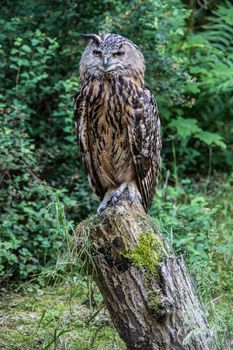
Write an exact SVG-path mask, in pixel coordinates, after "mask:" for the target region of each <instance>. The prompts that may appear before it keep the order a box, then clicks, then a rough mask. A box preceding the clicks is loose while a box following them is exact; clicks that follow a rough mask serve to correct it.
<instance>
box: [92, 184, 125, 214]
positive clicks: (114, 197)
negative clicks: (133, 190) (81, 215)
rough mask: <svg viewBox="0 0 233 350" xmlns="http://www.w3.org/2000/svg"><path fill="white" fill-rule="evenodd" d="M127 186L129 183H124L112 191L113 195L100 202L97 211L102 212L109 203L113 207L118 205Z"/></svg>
mask: <svg viewBox="0 0 233 350" xmlns="http://www.w3.org/2000/svg"><path fill="white" fill-rule="evenodd" d="M126 188H127V184H126V183H124V184H122V185H121V186H120V187H118V188H117V189H116V190H115V191H113V192H112V193H111V196H110V197H109V198H108V199H107V200H103V202H102V203H101V204H100V206H99V208H98V210H97V212H98V214H100V213H101V212H102V211H104V210H105V209H106V208H107V207H108V206H109V205H112V206H113V207H115V206H116V204H117V202H118V200H119V198H120V196H121V195H122V193H123V192H124V190H125V189H126Z"/></svg>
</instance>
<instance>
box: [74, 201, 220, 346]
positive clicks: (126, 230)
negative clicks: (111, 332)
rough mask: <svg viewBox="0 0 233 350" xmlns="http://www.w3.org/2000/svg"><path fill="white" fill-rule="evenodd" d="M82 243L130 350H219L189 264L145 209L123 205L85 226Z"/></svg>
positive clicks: (80, 233) (80, 231)
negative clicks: (195, 289)
mask: <svg viewBox="0 0 233 350" xmlns="http://www.w3.org/2000/svg"><path fill="white" fill-rule="evenodd" d="M76 237H77V242H78V249H79V251H80V252H81V254H82V256H83V258H85V259H87V258H88V260H89V266H88V269H89V272H90V269H91V270H92V273H93V276H94V278H95V280H96V283H97V285H98V287H99V289H100V291H101V293H102V295H103V298H104V300H105V303H106V306H107V308H108V311H109V313H110V317H111V319H112V322H113V323H114V325H115V327H116V329H117V331H118V332H119V334H120V336H121V338H122V339H123V340H124V342H125V344H126V347H127V349H129V350H135V349H140V350H182V349H185V350H207V349H209V350H213V346H212V345H211V344H212V341H211V336H210V332H209V329H208V325H207V321H206V318H205V314H204V311H203V309H202V306H201V304H200V302H199V301H198V299H197V297H196V295H195V292H194V289H193V284H192V282H191V279H190V277H189V276H188V274H187V271H186V269H185V266H184V262H183V259H182V258H177V257H175V256H174V253H173V252H172V250H171V249H170V248H169V247H168V246H167V244H166V243H165V242H164V240H163V238H162V236H161V234H160V233H159V232H158V230H157V229H156V228H155V226H154V224H153V222H152V219H151V218H150V217H149V216H148V215H146V214H145V212H144V210H143V209H142V207H141V205H140V204H139V203H136V204H134V206H133V207H132V206H130V204H128V203H127V202H126V201H124V200H121V202H120V203H118V204H117V206H116V207H115V208H108V209H106V210H105V211H104V212H103V213H101V215H98V216H95V217H94V218H92V219H89V220H86V221H85V222H82V223H81V224H80V225H79V226H78V227H77V230H76ZM90 262H92V268H91V264H90Z"/></svg>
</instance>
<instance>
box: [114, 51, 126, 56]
mask: <svg viewBox="0 0 233 350" xmlns="http://www.w3.org/2000/svg"><path fill="white" fill-rule="evenodd" d="M124 54H125V52H124V51H117V52H115V53H114V54H113V56H123V55H124Z"/></svg>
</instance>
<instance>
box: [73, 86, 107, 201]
mask: <svg viewBox="0 0 233 350" xmlns="http://www.w3.org/2000/svg"><path fill="white" fill-rule="evenodd" d="M74 123H75V132H76V136H77V138H78V142H79V149H80V152H81V157H82V162H83V164H84V168H85V172H86V174H87V176H88V181H89V183H90V185H91V187H92V188H93V190H94V192H95V193H96V195H97V196H98V197H100V199H103V197H104V189H103V188H102V186H101V183H100V181H99V178H98V175H97V174H96V172H95V169H94V168H93V161H92V155H91V145H90V140H89V130H88V121H87V118H86V117H85V100H84V99H83V97H82V93H81V92H80V91H78V92H77V93H76V94H75V96H74Z"/></svg>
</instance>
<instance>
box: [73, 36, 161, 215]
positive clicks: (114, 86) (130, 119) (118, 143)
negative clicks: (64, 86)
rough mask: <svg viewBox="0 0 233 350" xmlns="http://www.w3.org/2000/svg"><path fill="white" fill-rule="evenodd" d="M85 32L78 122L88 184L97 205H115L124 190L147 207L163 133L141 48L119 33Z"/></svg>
mask: <svg viewBox="0 0 233 350" xmlns="http://www.w3.org/2000/svg"><path fill="white" fill-rule="evenodd" d="M82 36H83V37H85V38H87V39H90V40H89V42H88V44H87V46H86V48H85V50H84V52H83V54H82V57H81V60H80V81H81V88H80V91H78V92H77V94H76V96H75V102H74V115H75V128H76V133H77V136H78V140H79V146H80V151H81V155H82V159H83V163H84V166H85V169H86V173H87V175H88V179H89V182H90V185H91V186H92V188H93V190H94V192H95V193H96V195H97V196H98V197H99V198H100V199H101V201H102V202H101V204H100V206H99V209H98V211H99V212H101V211H102V210H104V209H105V208H106V207H108V206H109V205H115V204H116V203H117V201H118V200H119V199H120V197H121V195H122V194H123V192H124V197H125V195H126V197H127V199H128V201H129V202H130V203H133V202H134V201H135V200H140V201H141V203H142V205H143V207H144V209H145V211H147V210H148V209H149V208H150V206H151V202H152V199H153V195H154V193H155V188H156V185H157V178H158V172H159V166H160V150H161V136H160V120H159V116H158V109H157V105H156V102H155V99H154V98H153V96H152V94H151V92H150V90H149V89H148V88H147V87H146V85H145V81H144V73H145V61H144V57H143V54H142V53H141V51H140V50H139V48H138V47H137V46H136V45H135V44H134V43H133V42H132V41H130V40H129V39H127V38H125V37H123V36H121V35H117V34H105V35H102V36H99V35H96V34H84V35H82Z"/></svg>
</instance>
